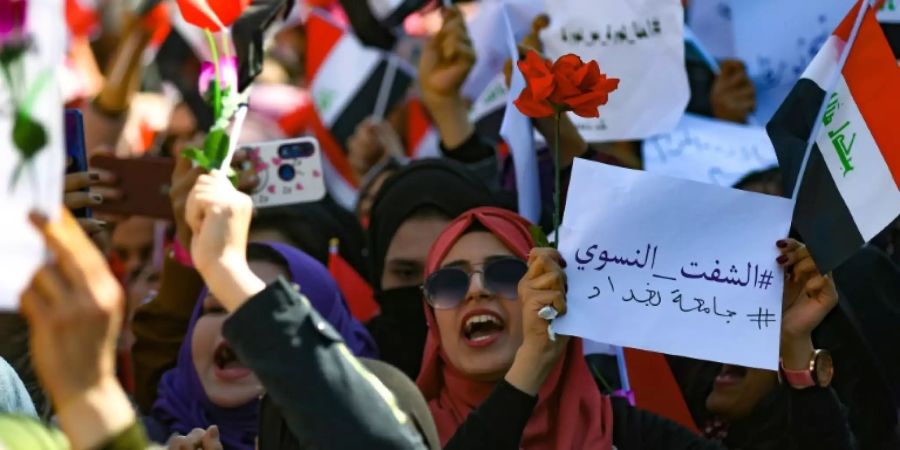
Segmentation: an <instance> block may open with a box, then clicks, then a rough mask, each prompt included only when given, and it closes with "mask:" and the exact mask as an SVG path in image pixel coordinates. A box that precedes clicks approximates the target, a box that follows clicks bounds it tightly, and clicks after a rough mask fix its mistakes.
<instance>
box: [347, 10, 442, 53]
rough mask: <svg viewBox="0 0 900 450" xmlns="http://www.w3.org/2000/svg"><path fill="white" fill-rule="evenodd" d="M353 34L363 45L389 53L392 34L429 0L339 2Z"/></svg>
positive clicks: (393, 40)
mask: <svg viewBox="0 0 900 450" xmlns="http://www.w3.org/2000/svg"><path fill="white" fill-rule="evenodd" d="M340 3H341V7H342V8H344V12H346V13H347V18H348V19H349V20H350V24H351V25H352V26H353V31H355V32H356V34H357V35H358V36H359V37H360V39H362V41H363V42H365V43H366V45H371V46H374V47H379V48H383V49H385V50H387V49H390V48H392V47H393V46H394V44H395V43H396V42H397V37H396V35H395V33H394V30H395V29H396V28H397V27H399V26H400V25H401V24H402V23H403V21H404V20H405V19H406V17H407V16H409V15H410V14H412V13H414V12H416V11H418V10H420V9H422V8H423V7H425V6H426V5H428V3H429V0H340Z"/></svg>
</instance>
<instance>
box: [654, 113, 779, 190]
mask: <svg viewBox="0 0 900 450" xmlns="http://www.w3.org/2000/svg"><path fill="white" fill-rule="evenodd" d="M641 151H642V153H643V159H644V170H646V171H648V172H655V173H659V174H662V175H669V176H672V177H678V178H684V179H688V180H694V181H700V182H703V183H710V184H717V185H719V186H733V185H734V184H735V183H737V182H738V181H740V179H741V178H743V177H744V176H745V175H747V174H749V173H750V172H753V171H757V170H762V169H768V168H770V167H775V166H777V165H778V158H776V157H775V149H774V148H773V147H772V142H771V141H770V140H769V136H768V135H767V134H766V130H765V128H762V127H757V126H748V125H739V124H735V123H731V122H724V121H721V120H716V119H710V118H706V117H700V116H695V115H693V114H685V115H684V118H682V119H681V122H679V123H678V127H676V128H675V130H673V131H672V132H671V133H667V134H663V135H660V136H654V137H652V138H650V139H647V140H645V141H644V143H643V146H642V149H641Z"/></svg>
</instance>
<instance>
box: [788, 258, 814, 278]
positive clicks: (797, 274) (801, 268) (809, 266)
mask: <svg viewBox="0 0 900 450" xmlns="http://www.w3.org/2000/svg"><path fill="white" fill-rule="evenodd" d="M818 274H819V270H818V269H817V268H816V263H815V261H813V259H812V258H810V257H809V256H807V257H805V258H803V259H801V260H800V261H799V262H798V263H797V264H796V265H794V268H793V270H792V271H791V277H793V279H795V280H797V281H802V280H806V279H808V278H810V277H812V276H814V275H818Z"/></svg>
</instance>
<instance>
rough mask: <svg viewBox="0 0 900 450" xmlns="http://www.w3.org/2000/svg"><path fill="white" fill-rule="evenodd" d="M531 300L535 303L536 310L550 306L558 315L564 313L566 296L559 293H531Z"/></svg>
mask: <svg viewBox="0 0 900 450" xmlns="http://www.w3.org/2000/svg"><path fill="white" fill-rule="evenodd" d="M531 298H532V300H533V301H534V302H535V303H537V305H538V309H540V308H543V307H545V306H551V307H553V309H555V310H556V312H557V313H558V314H559V315H563V314H565V313H566V310H567V306H566V295H565V294H564V293H562V292H560V291H533V292H532V294H531Z"/></svg>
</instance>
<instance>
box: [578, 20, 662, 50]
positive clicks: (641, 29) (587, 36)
mask: <svg viewBox="0 0 900 450" xmlns="http://www.w3.org/2000/svg"><path fill="white" fill-rule="evenodd" d="M560 33H561V39H562V41H563V42H573V43H575V44H583V45H587V46H589V47H590V46H594V45H602V46H607V45H618V44H623V43H625V44H630V45H634V44H636V43H637V42H638V41H640V40H643V39H649V38H652V37H655V36H659V35H661V34H662V22H661V21H660V20H659V19H658V18H656V17H654V18H650V19H647V20H644V21H639V20H633V21H631V22H630V23H623V24H620V25H613V24H608V25H606V29H605V30H602V29H594V30H587V31H585V29H584V28H566V27H562V28H561V29H560Z"/></svg>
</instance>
